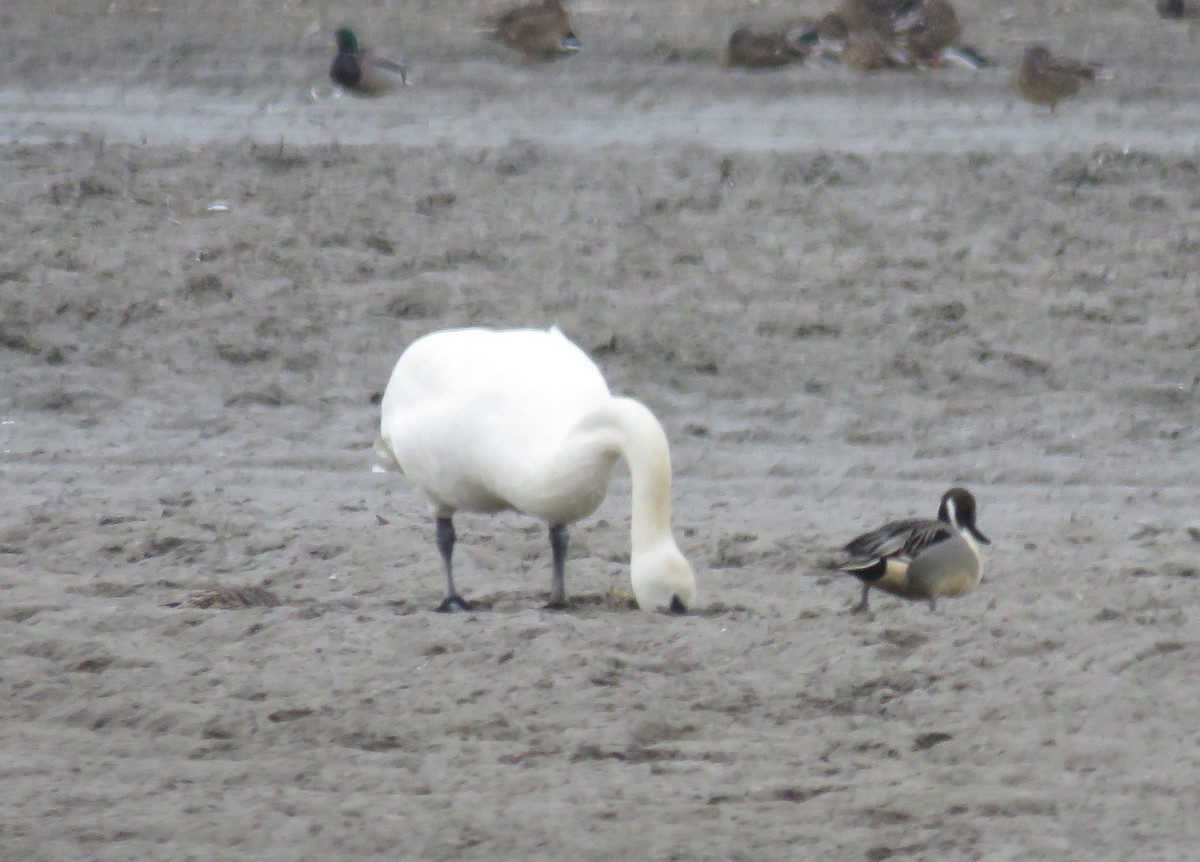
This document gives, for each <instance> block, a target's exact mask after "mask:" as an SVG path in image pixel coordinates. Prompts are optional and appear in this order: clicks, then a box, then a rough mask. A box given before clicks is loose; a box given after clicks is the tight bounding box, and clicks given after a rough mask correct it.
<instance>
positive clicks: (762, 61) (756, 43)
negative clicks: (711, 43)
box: [721, 26, 816, 69]
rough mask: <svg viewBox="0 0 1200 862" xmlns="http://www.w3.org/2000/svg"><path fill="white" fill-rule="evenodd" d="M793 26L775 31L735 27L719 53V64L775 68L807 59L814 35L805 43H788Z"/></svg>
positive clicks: (790, 41)
mask: <svg viewBox="0 0 1200 862" xmlns="http://www.w3.org/2000/svg"><path fill="white" fill-rule="evenodd" d="M797 29H798V27H796V26H787V27H782V28H779V29H775V30H752V29H750V28H749V27H738V28H737V29H736V30H734V31H733V33H732V35H730V37H729V42H728V43H727V44H726V45H725V48H724V50H723V51H722V52H721V65H722V66H726V67H738V68H742V69H777V68H779V67H780V66H786V65H788V64H789V63H792V62H795V61H798V60H802V59H804V58H805V57H806V56H808V53H809V50H810V48H811V46H812V45H814V44H816V36H815V34H814V35H813V37H812V38H811V39H810V40H809V41H808V43H807V44H806V43H805V42H804V41H800V40H797V41H794V42H793V41H792V40H791V39H790V38H789V37H790V36H791V35H792V34H793V33H795V32H796V31H797Z"/></svg>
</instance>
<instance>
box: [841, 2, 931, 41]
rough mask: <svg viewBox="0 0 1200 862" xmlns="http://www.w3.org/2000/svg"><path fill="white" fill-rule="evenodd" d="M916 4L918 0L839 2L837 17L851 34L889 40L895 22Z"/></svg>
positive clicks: (894, 29)
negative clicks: (866, 34) (872, 34)
mask: <svg viewBox="0 0 1200 862" xmlns="http://www.w3.org/2000/svg"><path fill="white" fill-rule="evenodd" d="M917 4H918V0H841V4H840V5H839V6H838V10H837V11H838V15H839V16H840V17H841V19H842V21H844V22H845V24H846V27H847V28H848V29H849V31H850V32H851V33H856V32H859V31H863V32H871V33H875V34H876V35H877V36H880V37H881V38H883V39H891V38H892V36H893V35H894V34H895V32H896V21H897V20H898V19H899V18H900V17H901V16H902V15H904V14H906V13H908V12H909V11H910V10H912V9H913V7H915V6H916V5H917Z"/></svg>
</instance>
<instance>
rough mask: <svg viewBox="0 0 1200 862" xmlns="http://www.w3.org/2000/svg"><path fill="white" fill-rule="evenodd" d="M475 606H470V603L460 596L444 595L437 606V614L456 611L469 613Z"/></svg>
mask: <svg viewBox="0 0 1200 862" xmlns="http://www.w3.org/2000/svg"><path fill="white" fill-rule="evenodd" d="M473 610H475V608H473V607H471V603H470V602H468V601H467V600H466V599H464V598H463V597H462V596H458V595H454V596H446V598H445V599H444V600H443V601H442V603H441V604H440V605H438V606H437V612H438V613H439V614H453V613H457V612H460V611H461V612H463V613H471V611H473Z"/></svg>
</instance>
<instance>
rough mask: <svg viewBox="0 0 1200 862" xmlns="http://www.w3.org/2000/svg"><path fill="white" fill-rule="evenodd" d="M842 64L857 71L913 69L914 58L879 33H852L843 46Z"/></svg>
mask: <svg viewBox="0 0 1200 862" xmlns="http://www.w3.org/2000/svg"><path fill="white" fill-rule="evenodd" d="M842 65H843V66H845V67H846V68H847V69H852V70H853V71H855V72H877V71H879V70H881V69H911V68H912V65H913V63H912V58H911V57H909V56H908V55H907V54H906V53H905V52H904V51H902V50H900V49H899V48H897V47H896V46H895V45H893V44H892V43H891V42H889V41H887V40H885V39H883V38H882V37H881V36H879V35H878V34H877V33H873V32H870V31H864V32H857V33H851V34H850V36H849V37H848V38H847V39H846V43H845V47H843V48H842Z"/></svg>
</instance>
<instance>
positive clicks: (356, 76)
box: [329, 27, 408, 96]
mask: <svg viewBox="0 0 1200 862" xmlns="http://www.w3.org/2000/svg"><path fill="white" fill-rule="evenodd" d="M334 38H335V39H336V40H337V49H338V50H337V54H336V55H335V56H334V58H333V63H332V64H331V65H330V67H329V77H330V78H332V79H333V81H334V83H335V84H338V85H339V86H341V87H343V88H344V89H345V90H346V91H347V92H349V93H353V94H354V95H357V96H382V95H384V94H385V93H390V92H392V91H393V90H395V89H397V88H399V87H403V86H404V85H405V84H407V83H408V73H407V69H406V67H405V65H404V64H403V63H402V62H399V61H397V60H388V59H385V58H383V57H379V56H376V55H375V54H374V53H372V52H371V50H370V49H368V48H365V47H363V46H362V45H359V44H358V37H357V36H355V35H354V31H353V30H351V29H349V28H348V27H343V28H342V29H341V30H338V31H337V33H335V34H334Z"/></svg>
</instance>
